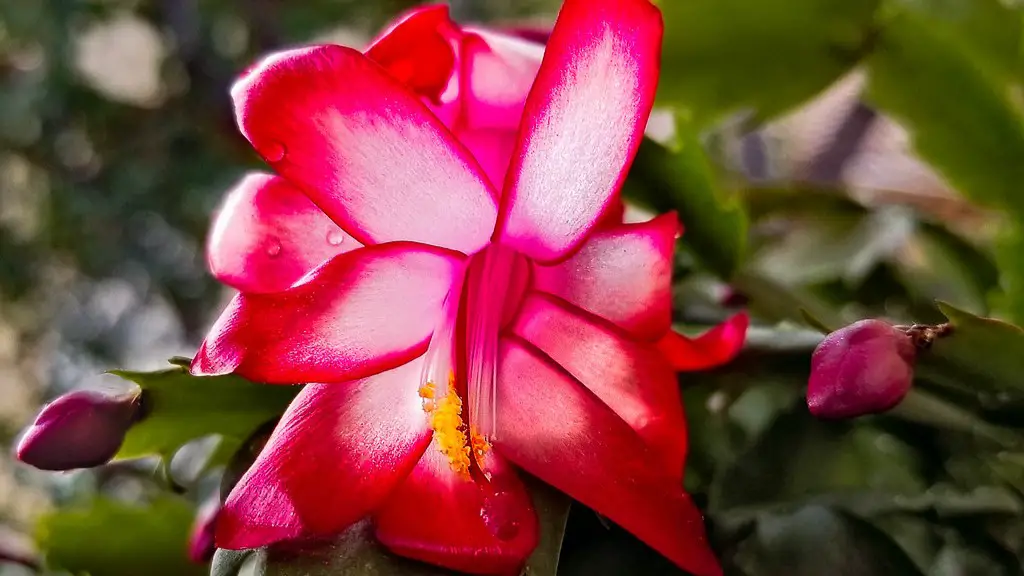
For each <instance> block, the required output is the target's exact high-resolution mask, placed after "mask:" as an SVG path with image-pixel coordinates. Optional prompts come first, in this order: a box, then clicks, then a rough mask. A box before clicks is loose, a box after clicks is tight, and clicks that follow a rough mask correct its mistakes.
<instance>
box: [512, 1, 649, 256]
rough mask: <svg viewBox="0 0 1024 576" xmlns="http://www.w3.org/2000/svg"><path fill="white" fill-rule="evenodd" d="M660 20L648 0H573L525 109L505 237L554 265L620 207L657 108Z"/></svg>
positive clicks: (553, 35) (563, 13)
mask: <svg viewBox="0 0 1024 576" xmlns="http://www.w3.org/2000/svg"><path fill="white" fill-rule="evenodd" d="M661 35H662V23H661V13H660V12H659V11H658V9H657V8H655V7H654V6H653V5H651V3H650V2H648V0H567V1H566V2H565V4H564V6H563V7H562V11H561V13H560V14H559V16H558V21H557V22H556V23H555V28H554V30H553V31H552V33H551V40H550V41H549V42H548V45H547V51H546V53H545V55H544V61H543V63H542V64H541V67H540V72H539V73H538V75H537V80H536V82H535V83H534V85H533V89H532V90H531V91H530V96H529V98H528V99H527V101H526V106H525V108H524V111H523V124H522V130H521V132H520V134H519V142H518V145H517V147H516V152H515V153H514V154H513V156H512V165H511V167H510V168H509V174H508V179H507V180H506V182H505V192H504V193H503V195H502V203H501V217H500V221H499V222H500V224H499V230H500V239H501V240H502V241H503V242H505V243H507V244H509V245H511V246H513V247H514V248H516V249H517V250H519V251H520V252H522V253H524V254H526V255H527V256H530V257H532V258H534V259H535V260H539V261H541V262H550V261H554V260H558V259H560V258H562V257H564V256H565V255H567V254H569V253H570V252H571V251H572V250H574V249H575V248H576V247H578V246H579V245H580V243H581V242H583V240H584V238H585V237H586V235H587V233H588V232H590V230H591V229H592V228H593V227H594V225H595V224H596V223H597V221H598V220H599V219H600V217H601V215H602V213H604V211H605V209H606V208H607V207H608V205H609V204H610V203H611V202H613V201H615V200H616V198H617V193H618V189H619V187H620V186H621V185H622V182H623V180H624V179H625V177H626V171H627V170H628V168H629V165H630V163H631V162H632V160H633V156H634V155H635V154H636V150H637V147H638V146H639V145H640V139H641V138H643V131H644V126H645V125H646V123H647V117H648V116H649V115H650V112H651V106H652V105H653V102H654V91H655V88H656V87H657V84H658V66H659V60H660V51H661Z"/></svg>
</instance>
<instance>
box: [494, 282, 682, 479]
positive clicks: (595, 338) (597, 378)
mask: <svg viewBox="0 0 1024 576" xmlns="http://www.w3.org/2000/svg"><path fill="white" fill-rule="evenodd" d="M583 314H584V313H583V312H579V311H573V310H572V309H571V308H570V307H568V306H567V305H566V304H564V303H560V302H558V301H556V299H555V298H554V297H552V296H546V295H542V294H539V293H536V292H535V293H533V294H531V295H529V296H528V297H527V298H526V300H525V301H524V302H523V306H522V308H521V309H520V312H519V316H518V317H517V319H516V322H515V324H514V325H513V328H512V330H513V332H514V333H515V334H516V335H518V336H520V337H522V338H523V339H524V340H526V341H528V342H530V343H531V344H533V345H534V346H536V347H537V348H539V349H540V350H541V351H542V352H544V353H545V354H547V355H548V356H549V357H550V358H551V359H552V360H554V361H555V362H556V363H558V364H559V365H560V366H561V367H562V368H564V369H565V370H566V371H567V372H568V373H569V374H571V375H572V376H573V377H575V378H576V379H577V380H579V381H580V383H582V384H583V385H584V386H586V387H587V388H588V389H590V391H591V392H593V393H594V394H596V395H597V397H598V398H600V399H601V401H602V402H604V403H605V404H606V405H608V406H609V407H610V408H611V409H612V410H614V411H615V413H616V414H618V415H619V417H620V418H622V419H623V420H625V421H626V423H627V424H629V425H630V426H632V427H633V429H634V430H636V431H637V433H639V434H640V436H641V437H642V438H643V439H644V441H646V442H647V443H648V445H650V446H651V447H652V448H653V449H654V450H655V451H656V452H657V453H658V454H659V455H661V457H662V461H663V462H664V463H665V465H666V466H665V470H666V472H667V473H668V474H671V475H675V476H677V477H678V478H680V479H681V478H682V475H683V462H684V461H685V459H686V423H685V421H684V419H683V408H682V401H681V400H680V398H679V383H678V382H677V381H676V373H675V371H673V370H672V367H671V366H669V365H668V363H667V362H666V361H665V359H664V357H662V355H661V354H660V353H659V352H658V351H657V350H656V349H655V348H654V347H653V345H651V344H645V343H641V342H636V341H633V340H630V339H629V338H627V337H626V336H625V335H624V334H620V333H619V332H618V331H617V330H615V329H614V328H612V327H611V326H606V325H603V323H602V322H601V321H600V320H599V319H597V318H593V317H590V318H588V317H586V316H584V315H583Z"/></svg>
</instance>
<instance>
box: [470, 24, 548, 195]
mask: <svg viewBox="0 0 1024 576" xmlns="http://www.w3.org/2000/svg"><path fill="white" fill-rule="evenodd" d="M543 57H544V46H543V45H542V44H537V43H534V42H529V41H526V40H523V39H522V38H516V37H513V36H507V35H504V34H499V33H497V32H492V31H488V30H480V29H471V30H467V31H466V34H465V36H464V37H463V41H462V59H463V69H464V72H463V78H464V80H463V84H464V86H463V90H462V93H463V96H462V97H463V99H464V110H465V114H466V117H465V120H464V121H465V123H466V125H467V126H469V127H471V128H474V129H482V128H497V129H502V130H512V131H515V130H517V129H518V128H519V121H520V119H521V118H522V115H523V105H524V104H525V103H526V97H527V95H529V93H530V88H531V87H532V86H533V81H534V78H536V77H537V70H538V69H539V68H540V63H541V59H542V58H543ZM500 184H501V183H500V182H499V185H500Z"/></svg>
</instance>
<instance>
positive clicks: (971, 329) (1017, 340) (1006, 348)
mask: <svg viewBox="0 0 1024 576" xmlns="http://www.w3.org/2000/svg"><path fill="white" fill-rule="evenodd" d="M939 309H940V310H941V311H942V313H943V314H945V316H946V318H948V319H949V322H950V324H951V325H952V327H953V330H952V332H951V333H950V334H948V335H947V336H945V337H942V338H938V339H936V340H935V342H934V344H932V347H931V348H930V349H929V351H928V352H926V353H922V354H920V355H919V358H918V366H919V368H924V369H925V370H926V371H927V374H928V375H935V376H937V377H941V378H942V380H943V382H944V383H948V382H951V381H952V382H959V383H960V384H961V385H962V386H963V387H965V388H967V389H968V390H973V391H974V392H975V393H978V394H981V393H989V394H1003V395H1009V396H1010V397H1014V398H1016V397H1022V396H1024V330H1022V329H1021V328H1020V327H1018V326H1014V325H1013V324H1009V323H1006V322H1002V321H1000V320H994V319H992V318H982V317H980V316H975V315H973V314H970V313H969V312H965V311H963V310H960V309H958V308H955V307H953V306H952V305H951V304H946V303H943V302H940V303H939Z"/></svg>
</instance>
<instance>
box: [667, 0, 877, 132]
mask: <svg viewBox="0 0 1024 576" xmlns="http://www.w3.org/2000/svg"><path fill="white" fill-rule="evenodd" d="M878 5H879V1H878V0H849V1H845V2H833V1H831V0H762V1H756V2H755V1H750V0H690V1H686V2H679V1H671V0H666V1H664V2H661V4H660V7H661V9H662V12H663V14H664V17H665V29H666V34H665V44H664V49H663V51H662V60H663V64H662V65H663V67H664V71H663V72H662V77H661V84H660V85H659V98H660V100H661V101H662V102H665V103H669V104H672V105H674V106H676V107H677V108H679V109H682V110H688V111H690V112H691V113H692V114H693V116H694V118H695V119H696V121H697V124H698V125H699V126H701V127H704V126H707V125H708V123H709V122H712V121H714V120H718V119H720V118H721V117H722V115H723V114H724V113H727V112H735V111H738V110H741V109H747V108H750V109H752V110H753V111H754V112H756V113H757V114H758V116H759V117H761V118H767V117H770V116H774V115H776V114H779V113H780V112H784V111H786V110H788V109H790V108H792V107H794V106H796V105H797V104H800V103H801V102H803V101H804V100H807V99H808V98H810V97H811V96H814V95H815V94H816V93H818V92H820V91H821V90H824V89H825V88H826V87H828V86H829V85H830V84H832V83H833V82H834V81H835V80H836V79H838V78H839V77H840V76H842V75H843V74H845V73H847V72H848V71H850V69H852V68H853V66H854V65H856V64H857V62H858V61H859V60H860V58H861V56H862V55H863V54H864V53H865V51H866V50H868V49H869V48H870V46H871V42H872V36H873V33H874V32H873V27H874V18H875V11H876V9H877V7H878Z"/></svg>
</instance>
